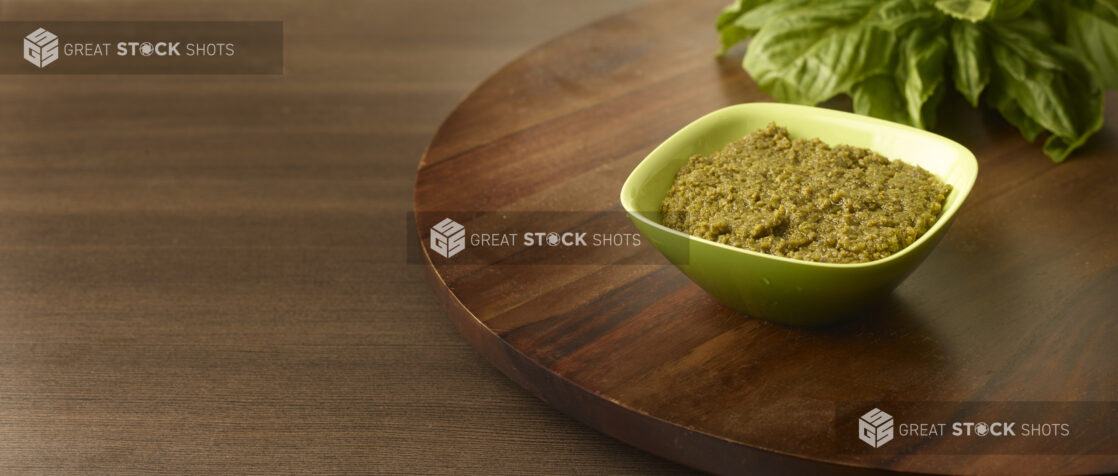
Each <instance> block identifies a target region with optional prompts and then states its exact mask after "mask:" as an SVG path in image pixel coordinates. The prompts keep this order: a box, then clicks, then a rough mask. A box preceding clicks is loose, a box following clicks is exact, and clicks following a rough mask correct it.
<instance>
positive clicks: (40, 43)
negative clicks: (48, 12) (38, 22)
mask: <svg viewBox="0 0 1118 476" xmlns="http://www.w3.org/2000/svg"><path fill="white" fill-rule="evenodd" d="M23 59H25V60H27V61H28V62H29V63H31V64H33V65H35V66H38V67H40V68H43V67H46V65H48V64H51V63H53V62H54V60H56V59H58V35H55V34H54V33H51V32H49V31H46V30H44V29H42V28H39V29H38V30H35V31H33V32H31V34H29V35H27V36H26V37H24V38H23Z"/></svg>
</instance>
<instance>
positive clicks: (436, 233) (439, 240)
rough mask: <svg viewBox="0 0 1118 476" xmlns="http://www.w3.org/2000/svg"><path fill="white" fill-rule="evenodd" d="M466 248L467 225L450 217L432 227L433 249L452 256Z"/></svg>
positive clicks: (443, 255)
mask: <svg viewBox="0 0 1118 476" xmlns="http://www.w3.org/2000/svg"><path fill="white" fill-rule="evenodd" d="M464 249H466V227H464V226H462V225H461V224H459V223H458V222H456V221H454V220H451V219H449V218H447V219H444V220H443V221H440V222H439V223H438V224H436V225H435V226H433V227H431V251H434V252H436V253H438V254H440V255H442V257H443V258H450V257H451V256H454V255H456V254H458V252H459V251H462V250H464Z"/></svg>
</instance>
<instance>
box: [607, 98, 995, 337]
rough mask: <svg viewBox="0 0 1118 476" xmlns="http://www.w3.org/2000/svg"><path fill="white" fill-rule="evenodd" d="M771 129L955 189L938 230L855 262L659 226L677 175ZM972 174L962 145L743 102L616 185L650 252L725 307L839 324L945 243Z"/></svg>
mask: <svg viewBox="0 0 1118 476" xmlns="http://www.w3.org/2000/svg"><path fill="white" fill-rule="evenodd" d="M770 122H775V123H776V124H777V125H779V126H782V127H784V128H786V129H787V130H788V133H789V135H791V136H792V138H793V139H797V138H815V137H818V138H819V139H820V140H822V141H823V142H825V143H827V144H829V145H832V146H833V145H838V144H848V145H852V146H857V147H864V148H868V149H872V150H873V151H875V152H877V153H879V154H881V155H883V156H885V157H888V158H890V159H900V160H902V161H904V162H906V163H909V164H912V165H918V166H920V167H923V168H924V169H925V170H927V171H929V172H931V173H932V174H934V175H936V176H937V177H939V178H940V179H941V180H943V181H944V182H946V183H948V184H950V185H951V187H952V190H951V193H950V194H949V195H948V196H947V202H946V203H945V204H944V208H943V211H942V212H941V213H940V216H939V218H938V219H937V220H936V223H935V224H934V225H932V227H931V228H930V229H929V230H928V231H927V232H925V233H924V234H923V235H922V236H920V238H918V239H917V240H916V241H915V242H913V243H912V244H911V245H909V246H908V247H906V248H904V249H902V250H901V251H898V252H897V253H894V254H892V255H890V256H888V257H886V258H882V259H879V260H875V261H870V262H865V263H855V264H832V263H817V262H813V261H803V260H796V259H791V258H784V257H780V256H773V255H769V254H764V253H758V252H754V251H748V250H745V249H741V248H736V247H733V246H729V245H725V244H721V243H716V242H714V241H710V240H706V239H703V238H698V237H693V236H690V235H688V234H686V233H683V232H680V231H676V230H674V229H671V228H668V227H666V226H664V225H662V224H661V217H660V202H662V201H663V199H664V196H665V195H667V192H668V189H669V188H670V187H671V185H672V183H674V181H675V174H676V171H678V170H679V169H680V167H682V166H683V165H684V164H686V163H687V160H688V159H689V158H690V157H691V156H693V155H695V154H701V155H706V154H710V153H712V152H715V151H717V150H720V149H722V147H724V146H725V145H726V144H728V143H730V142H732V141H735V140H738V139H741V138H742V137H744V136H745V135H747V134H749V133H751V132H754V131H756V130H758V129H762V128H764V127H765V126H767V125H768V124H769V123H770ZM977 177H978V161H977V160H975V157H974V154H973V153H971V152H970V151H969V150H967V148H966V147H963V146H962V145H960V144H958V143H957V142H955V141H952V140H950V139H947V138H945V137H942V136H939V135H936V134H933V133H930V132H927V131H922V130H920V129H916V128H913V127H908V126H905V125H901V124H897V123H893V122H889V121H884V120H881V119H875V118H871V117H866V116H860V115H857V114H851V113H847V112H841V111H835V110H830V109H823V108H817V107H809V106H797V105H790V104H777V103H751V104H739V105H736V106H729V107H726V108H723V109H719V110H717V111H714V112H712V113H710V114H707V115H705V116H703V117H701V118H699V119H698V120H696V121H694V122H692V123H690V124H688V125H687V126H686V127H684V128H683V129H681V130H680V131H679V132H676V133H675V134H673V135H672V136H671V137H669V138H668V139H667V140H666V141H664V143H662V144H660V145H659V146H658V147H656V149H655V150H653V151H652V153H650V154H649V155H648V157H645V158H644V160H642V161H641V162H640V164H638V165H637V167H636V168H635V169H633V172H632V173H630V174H629V178H627V179H626V180H625V185H623V186H622V187H621V205H622V206H623V207H624V208H625V211H626V212H628V214H629V218H630V219H631V220H632V221H633V223H634V224H635V225H636V227H637V229H638V230H640V232H641V234H643V235H644V236H645V237H647V238H648V239H649V241H651V242H652V244H653V245H654V246H656V248H657V249H658V250H660V252H661V253H663V254H664V256H665V257H667V258H668V260H669V261H671V262H672V263H673V264H675V265H676V266H677V267H679V269H680V270H682V271H683V272H684V274H686V275H687V276H688V277H689V278H691V280H692V281H694V282H695V283H696V284H698V285H699V286H700V287H702V288H703V289H704V290H706V291H707V292H709V293H710V294H712V295H713V296H714V297H715V298H717V299H718V300H719V301H721V302H722V303H723V304H725V305H726V306H729V307H730V308H733V309H735V310H737V311H740V312H743V313H745V314H748V315H750V316H753V317H756V318H760V319H765V320H769V321H772V322H776V323H780V324H787V325H820V324H826V323H830V322H834V321H836V320H839V319H841V318H843V317H845V316H848V315H851V314H852V313H853V312H854V311H857V310H858V309H860V308H862V307H864V306H866V305H868V304H871V303H872V302H873V301H875V300H876V299H878V298H880V297H882V296H885V295H887V294H889V293H890V292H891V291H892V290H893V288H895V287H896V286H897V285H898V284H900V282H901V281H902V280H904V278H905V277H906V276H908V275H909V273H911V272H912V271H913V270H914V269H916V267H917V266H918V265H919V264H920V263H921V262H922V261H923V260H924V258H926V257H927V256H928V254H929V253H930V252H931V251H932V248H934V247H935V245H936V243H938V242H939V240H940V239H941V238H942V237H943V235H944V233H945V232H946V231H947V228H948V226H949V225H950V224H951V222H952V220H954V218H955V213H956V212H957V211H958V210H959V207H960V206H961V205H962V203H963V200H964V199H966V197H967V194H968V193H969V192H970V190H971V187H972V186H973V185H974V181H975V179H976V178H977Z"/></svg>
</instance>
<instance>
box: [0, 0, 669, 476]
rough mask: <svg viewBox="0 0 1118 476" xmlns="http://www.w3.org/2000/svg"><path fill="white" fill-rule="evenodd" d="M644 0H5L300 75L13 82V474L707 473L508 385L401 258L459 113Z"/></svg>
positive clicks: (8, 134) (6, 288) (6, 284)
mask: <svg viewBox="0 0 1118 476" xmlns="http://www.w3.org/2000/svg"><path fill="white" fill-rule="evenodd" d="M636 3H638V2H636V1H617V2H608V3H606V2H596V1H586V0H576V1H566V2H562V3H561V4H559V3H558V2H546V1H537V0H485V1H473V0H453V1H431V0H409V1H340V2H329V3H328V4H327V3H320V2H296V1H281V2H277V1H209V0H205V1H184V2H158V3H152V2H143V1H136V0H111V1H103V2H87V1H78V0H71V1H52V2H42V1H12V0H5V1H2V2H0V19H3V20H39V19H52V20H82V19H96V20H142V19H150V20H282V21H284V23H285V32H286V38H285V39H286V41H285V46H286V57H285V60H286V61H285V66H286V73H285V74H284V75H283V76H276V77H239V76H196V77H179V76H149V77H139V76H52V75H44V76H0V474H6V475H7V474H152V473H156V474H184V473H195V474H222V475H225V474H342V473H349V474H368V473H389V474H449V475H461V474H482V473H486V474H488V473H504V474H547V473H552V474H586V473H609V474H642V475H643V474H660V473H690V472H691V471H689V470H687V469H686V468H682V467H680V466H678V465H675V464H672V463H670V462H667V461H664V460H662V459H660V458H657V457H655V456H651V455H648V454H647V453H644V452H642V451H639V450H637V449H634V448H632V447H630V446H628V445H625V444H623V443H620V442H618V441H616V440H614V439H612V438H609V437H607V436H604V435H601V434H600V433H598V432H597V431H595V430H593V429H590V428H588V427H585V426H584V425H581V424H579V423H578V422H575V421H573V420H571V419H570V418H567V417H565V416H563V415H562V414H560V413H559V412H557V411H555V410H553V409H552V408H550V407H549V406H547V405H546V404H545V403H543V402H540V401H539V400H537V399H536V398H535V397H533V396H532V395H531V394H529V393H528V392H526V391H524V390H522V389H520V388H519V387H517V386H516V385H515V384H513V383H512V382H510V381H509V380H508V379H507V378H505V377H504V376H503V375H501V374H500V373H499V372H497V371H496V370H494V369H493V368H492V367H491V366H489V365H488V364H487V363H485V361H484V360H483V359H482V358H481V357H480V356H478V354H477V353H476V352H475V351H473V349H471V348H470V346H469V345H468V344H467V343H466V342H465V341H464V340H463V339H462V338H461V336H460V335H459V334H458V333H457V332H455V330H454V327H453V326H452V325H451V324H450V322H449V321H447V319H446V316H445V312H444V311H443V310H442V308H441V307H440V306H439V305H438V303H437V300H436V299H435V297H434V296H433V295H432V293H431V290H430V288H429V286H428V285H427V283H426V281H425V279H424V269H423V267H422V266H415V265H409V264H407V263H406V262H405V258H404V256H405V251H404V243H405V241H404V236H405V235H406V234H408V233H409V231H410V230H409V229H407V228H406V227H405V224H404V221H405V220H404V217H405V214H406V212H407V211H408V210H409V209H410V208H411V206H412V196H411V195H412V186H413V183H414V174H415V167H416V162H417V160H418V159H419V157H420V156H421V155H422V153H423V150H424V146H425V145H426V144H427V142H428V141H429V139H430V137H431V135H432V134H433V132H434V130H435V128H436V127H437V126H438V124H439V121H441V120H442V118H443V117H445V115H446V114H447V113H448V112H449V111H450V110H451V109H452V108H453V106H454V104H455V103H456V102H457V101H458V100H459V98H461V97H462V96H464V95H465V94H467V93H468V92H469V90H470V89H472V88H473V87H474V86H475V85H476V83H477V82H478V81H480V80H482V79H484V78H485V77H486V76H487V75H488V74H490V73H491V72H492V71H494V70H496V69H498V68H499V67H500V66H501V65H502V64H504V63H506V62H508V61H510V60H512V59H514V58H515V57H516V56H517V55H519V54H521V53H522V52H524V51H525V50H527V49H528V48H530V47H531V46H533V45H535V44H537V43H539V42H542V41H544V40H546V39H548V38H550V37H552V36H555V35H558V34H560V33H562V32H564V31H567V30H570V29H572V28H575V27H577V26H580V25H583V24H585V23H587V22H590V21H592V20H595V19H597V18H599V17H601V16H604V15H608V14H611V13H614V12H617V11H620V10H622V9H624V8H626V7H628V6H632V5H634V4H636ZM63 60H64V59H63Z"/></svg>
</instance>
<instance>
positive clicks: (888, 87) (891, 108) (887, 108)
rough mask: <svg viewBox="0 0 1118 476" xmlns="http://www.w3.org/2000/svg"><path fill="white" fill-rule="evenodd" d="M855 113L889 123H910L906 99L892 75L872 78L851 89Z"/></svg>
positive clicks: (880, 75)
mask: <svg viewBox="0 0 1118 476" xmlns="http://www.w3.org/2000/svg"><path fill="white" fill-rule="evenodd" d="M850 98H851V99H852V100H853V101H854V112H856V113H858V114H861V115H864V116H873V117H877V118H880V119H885V120H887V121H893V122H899V123H902V124H907V123H908V108H907V107H906V106H905V98H904V96H902V95H901V92H900V90H899V89H898V88H897V82H896V78H894V77H893V75H892V74H879V75H877V76H870V77H869V78H866V79H864V80H862V81H861V82H859V83H858V84H855V85H854V86H853V87H851V88H850Z"/></svg>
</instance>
